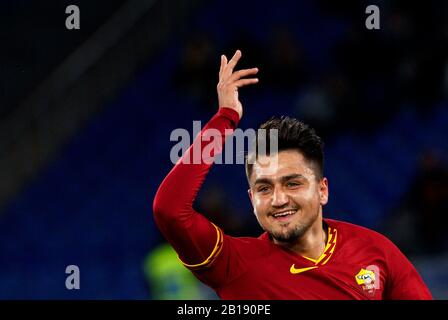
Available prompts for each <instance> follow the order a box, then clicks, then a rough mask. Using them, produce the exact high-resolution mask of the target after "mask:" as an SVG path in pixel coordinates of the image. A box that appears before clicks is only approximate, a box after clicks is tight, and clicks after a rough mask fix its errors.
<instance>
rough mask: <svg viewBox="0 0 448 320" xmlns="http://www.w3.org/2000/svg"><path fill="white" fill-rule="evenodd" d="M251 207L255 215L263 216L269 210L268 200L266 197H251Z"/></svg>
mask: <svg viewBox="0 0 448 320" xmlns="http://www.w3.org/2000/svg"><path fill="white" fill-rule="evenodd" d="M253 206H254V208H255V210H256V212H257V214H263V213H265V212H266V211H267V210H269V200H268V198H267V197H265V198H263V197H258V196H255V197H253Z"/></svg>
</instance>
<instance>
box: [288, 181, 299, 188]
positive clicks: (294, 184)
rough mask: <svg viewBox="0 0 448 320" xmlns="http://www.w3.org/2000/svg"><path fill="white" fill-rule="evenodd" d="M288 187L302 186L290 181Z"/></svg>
mask: <svg viewBox="0 0 448 320" xmlns="http://www.w3.org/2000/svg"><path fill="white" fill-rule="evenodd" d="M286 186H287V187H288V188H295V187H298V186H300V183H298V182H292V181H290V182H288V183H287V184H286Z"/></svg>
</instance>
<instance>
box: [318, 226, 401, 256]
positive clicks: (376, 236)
mask: <svg viewBox="0 0 448 320" xmlns="http://www.w3.org/2000/svg"><path fill="white" fill-rule="evenodd" d="M324 221H325V222H326V223H327V224H328V225H329V226H330V228H334V229H336V230H337V232H338V234H339V236H340V237H341V238H343V240H344V242H346V241H350V242H357V243H363V244H369V245H371V246H381V247H382V248H384V247H387V248H390V249H395V248H396V247H395V245H394V244H393V243H392V241H391V240H389V239H388V238H387V237H386V236H385V235H383V234H381V233H379V232H377V231H375V230H372V229H369V228H366V227H363V226H360V225H357V224H353V223H350V222H346V221H339V220H333V219H324Z"/></svg>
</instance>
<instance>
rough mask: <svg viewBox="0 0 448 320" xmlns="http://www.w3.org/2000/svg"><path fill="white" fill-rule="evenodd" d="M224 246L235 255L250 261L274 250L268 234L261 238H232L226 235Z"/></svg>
mask: <svg viewBox="0 0 448 320" xmlns="http://www.w3.org/2000/svg"><path fill="white" fill-rule="evenodd" d="M224 246H225V247H227V248H228V249H230V250H231V252H232V253H233V254H238V255H242V256H244V257H246V258H249V259H255V258H257V257H263V256H265V255H266V254H268V253H269V252H270V251H271V250H272V243H271V241H270V240H269V237H268V236H267V234H266V233H264V234H262V235H261V236H260V237H258V238H255V237H232V236H229V235H224Z"/></svg>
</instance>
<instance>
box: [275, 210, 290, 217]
mask: <svg viewBox="0 0 448 320" xmlns="http://www.w3.org/2000/svg"><path fill="white" fill-rule="evenodd" d="M294 212H295V211H294V210H290V211H285V212H282V213H277V214H274V217H275V218H277V217H285V216H289V215H291V214H293V213H294Z"/></svg>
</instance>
